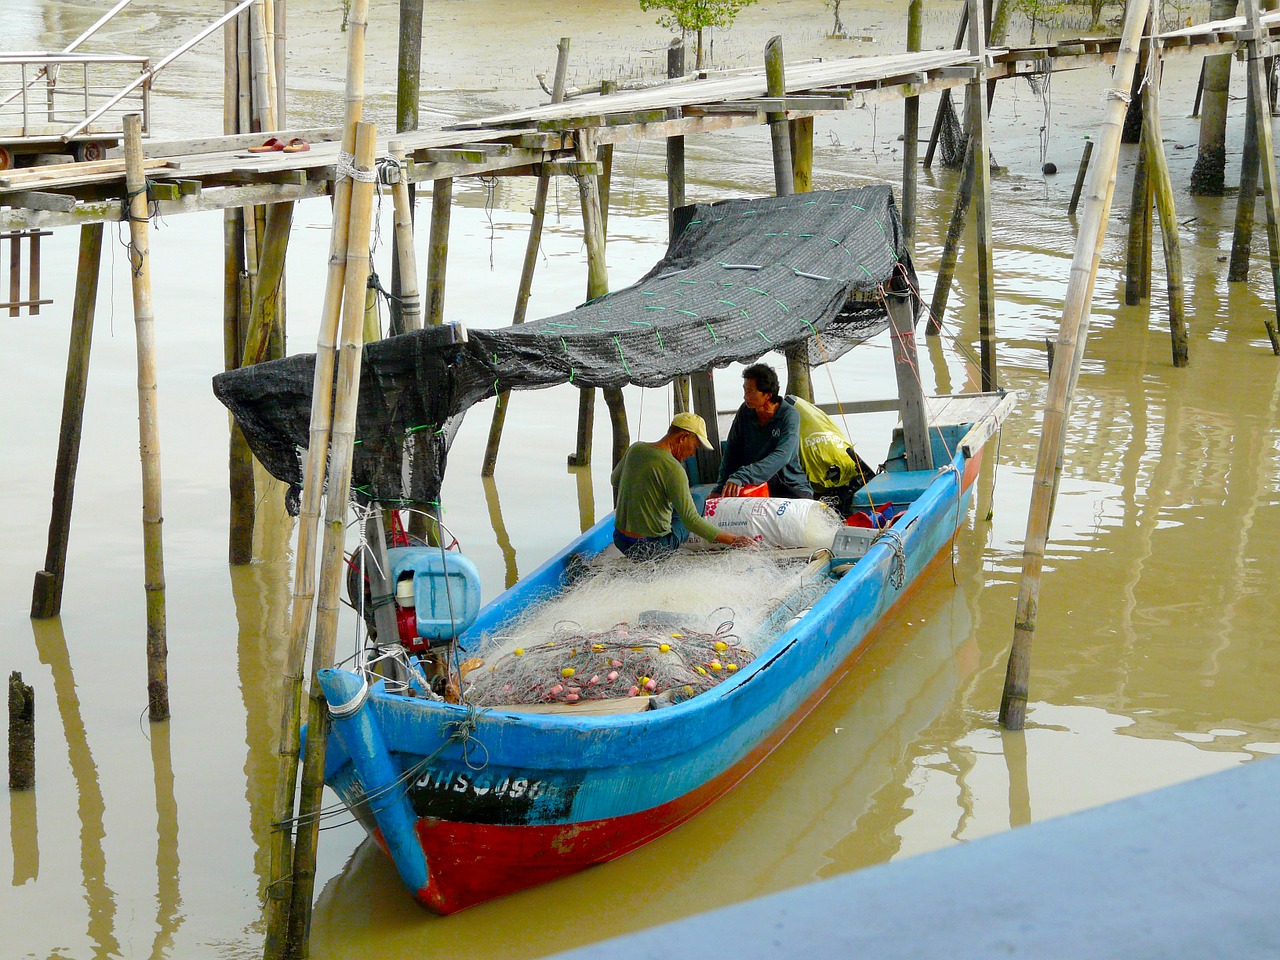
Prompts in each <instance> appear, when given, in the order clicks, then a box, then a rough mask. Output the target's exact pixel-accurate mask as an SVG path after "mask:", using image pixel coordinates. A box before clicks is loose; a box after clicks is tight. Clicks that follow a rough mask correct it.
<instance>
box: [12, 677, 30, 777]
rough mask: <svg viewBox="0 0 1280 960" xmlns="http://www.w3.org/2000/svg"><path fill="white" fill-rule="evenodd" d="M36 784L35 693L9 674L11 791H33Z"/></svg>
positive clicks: (20, 680)
mask: <svg viewBox="0 0 1280 960" xmlns="http://www.w3.org/2000/svg"><path fill="white" fill-rule="evenodd" d="M35 785H36V692H35V690H34V689H33V688H32V687H31V685H30V684H28V683H23V682H22V674H21V673H19V672H18V671H16V670H15V671H13V672H12V673H10V674H9V789H10V790H31V789H32V788H34V787H35Z"/></svg>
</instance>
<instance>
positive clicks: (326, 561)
mask: <svg viewBox="0 0 1280 960" xmlns="http://www.w3.org/2000/svg"><path fill="white" fill-rule="evenodd" d="M376 145H377V131H376V128H375V127H374V125H373V124H371V123H361V124H360V125H359V127H358V132H357V134H356V151H355V170H356V172H355V179H356V183H355V185H354V186H353V188H352V191H351V219H350V227H349V234H348V238H347V254H346V271H345V282H344V289H343V301H342V339H341V343H340V345H339V353H338V375H337V393H336V397H335V400H334V412H333V429H332V436H331V441H330V444H329V461H330V463H329V481H328V485H327V486H328V492H327V495H326V497H325V522H324V546H323V548H322V550H321V555H320V582H319V590H318V591H317V595H316V635H315V646H314V649H313V651H312V655H311V702H310V709H309V710H308V722H307V750H306V760H305V761H304V763H303V768H302V791H301V794H300V797H299V801H298V822H299V826H298V834H297V846H296V848H295V849H294V854H293V905H292V907H291V908H290V916H289V943H290V947H291V949H292V950H293V951H295V952H296V953H297V954H298V955H299V956H305V955H306V943H307V939H308V937H309V935H310V931H311V898H312V893H313V891H314V887H315V873H316V845H317V843H318V841H319V835H320V822H319V818H318V816H317V814H318V813H319V810H320V801H321V797H322V792H323V790H324V758H325V747H326V745H327V743H328V738H329V710H328V707H327V706H326V704H325V699H324V691H323V690H321V688H320V683H319V681H318V680H317V677H316V674H317V673H318V672H319V671H320V670H322V669H324V668H325V667H329V666H332V664H333V653H334V645H335V643H336V641H337V634H338V611H339V609H340V608H341V596H340V593H341V586H342V580H343V576H344V573H345V571H346V563H345V560H344V557H343V551H344V548H345V543H346V527H347V522H346V521H347V500H348V498H349V495H350V489H351V463H352V450H353V445H354V442H355V426H356V406H357V404H358V402H359V398H360V353H361V336H360V331H361V328H362V327H363V325H364V305H365V289H366V287H367V285H368V279H369V225H370V221H371V219H372V215H373V175H374V148H375V147H376Z"/></svg>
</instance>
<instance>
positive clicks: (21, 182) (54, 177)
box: [0, 160, 168, 190]
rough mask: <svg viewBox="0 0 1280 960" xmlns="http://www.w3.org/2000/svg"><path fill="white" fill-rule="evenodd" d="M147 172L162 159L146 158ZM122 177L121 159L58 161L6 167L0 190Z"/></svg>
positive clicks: (162, 164) (161, 165)
mask: <svg viewBox="0 0 1280 960" xmlns="http://www.w3.org/2000/svg"><path fill="white" fill-rule="evenodd" d="M143 166H144V169H146V170H147V171H151V170H161V169H164V168H165V167H167V166H168V164H167V163H166V162H165V161H164V160H148V161H146V162H145V163H144V165H143ZM123 176H124V161H123V160H95V161H93V162H92V163H57V164H50V165H48V166H43V167H27V168H25V169H23V170H8V171H5V172H4V173H3V174H0V189H4V190H18V189H22V188H23V187H25V188H27V189H33V188H36V187H41V186H44V187H51V188H52V187H73V186H81V185H83V184H86V183H95V182H97V181H100V180H114V179H117V178H120V177H123Z"/></svg>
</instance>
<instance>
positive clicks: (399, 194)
mask: <svg viewBox="0 0 1280 960" xmlns="http://www.w3.org/2000/svg"><path fill="white" fill-rule="evenodd" d="M387 149H388V150H389V151H390V153H391V157H392V159H394V160H395V161H396V164H397V165H398V166H399V175H398V176H397V178H396V182H395V183H394V184H392V187H391V201H392V203H393V205H394V207H395V241H396V242H395V250H394V254H395V262H396V265H397V267H398V270H397V278H398V280H399V283H398V288H399V292H398V293H397V294H396V296H397V297H398V298H399V299H398V302H397V301H393V305H394V307H395V309H393V310H392V314H391V315H392V318H393V320H394V318H396V316H397V314H398V316H399V322H398V324H395V325H394V329H395V330H396V332H397V333H405V332H407V331H409V330H421V329H422V299H421V298H420V297H419V295H418V258H417V255H416V252H415V251H414V248H413V198H412V197H411V196H410V195H409V167H408V164H407V161H406V160H405V152H404V144H403V143H401V142H400V141H399V140H392V141H391V142H390V143H389V144H387Z"/></svg>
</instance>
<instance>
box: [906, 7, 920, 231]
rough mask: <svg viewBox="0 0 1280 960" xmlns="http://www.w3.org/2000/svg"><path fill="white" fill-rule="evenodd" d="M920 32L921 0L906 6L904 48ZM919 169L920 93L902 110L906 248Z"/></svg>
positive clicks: (913, 46)
mask: <svg viewBox="0 0 1280 960" xmlns="http://www.w3.org/2000/svg"><path fill="white" fill-rule="evenodd" d="M923 36H924V0H911V2H910V4H909V6H908V7H907V50H909V51H916V50H919V49H920V47H921V43H922V42H923ZM919 171H920V97H919V96H914V97H907V98H906V100H905V101H904V103H903V112H902V232H903V235H904V239H905V240H906V244H907V250H908V251H909V252H911V253H914V252H915V249H916V187H917V185H918V184H917V179H918V174H919Z"/></svg>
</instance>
